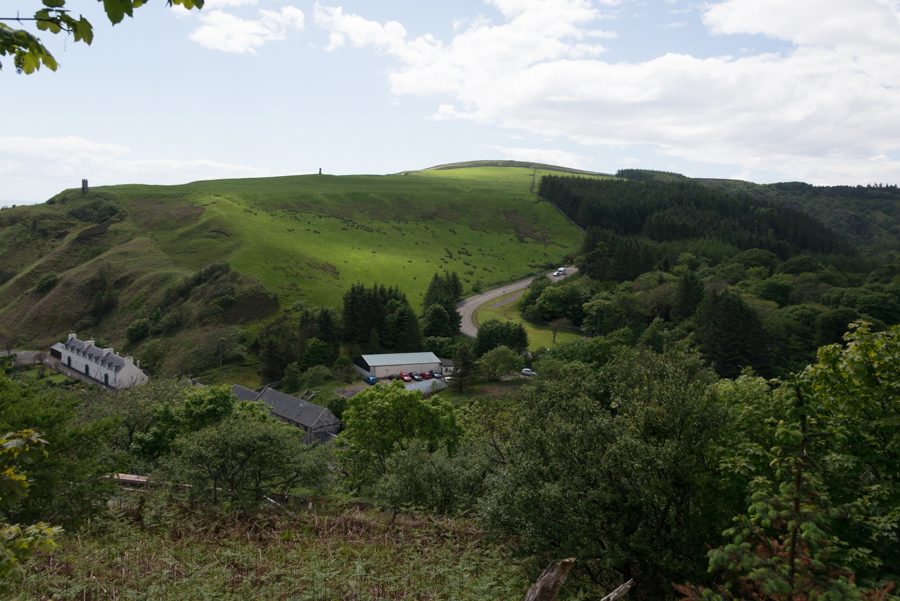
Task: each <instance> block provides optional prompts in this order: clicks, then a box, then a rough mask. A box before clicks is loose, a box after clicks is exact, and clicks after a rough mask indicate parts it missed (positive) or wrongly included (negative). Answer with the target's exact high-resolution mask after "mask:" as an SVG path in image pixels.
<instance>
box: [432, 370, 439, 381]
mask: <svg viewBox="0 0 900 601" xmlns="http://www.w3.org/2000/svg"><path fill="white" fill-rule="evenodd" d="M431 375H432V376H434V378H435V379H436V380H440V379H441V372H439V371H438V370H436V369H433V370H431Z"/></svg>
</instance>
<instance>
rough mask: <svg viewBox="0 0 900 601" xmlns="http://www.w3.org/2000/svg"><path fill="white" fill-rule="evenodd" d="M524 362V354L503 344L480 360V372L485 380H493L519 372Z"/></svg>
mask: <svg viewBox="0 0 900 601" xmlns="http://www.w3.org/2000/svg"><path fill="white" fill-rule="evenodd" d="M524 364H525V362H524V359H522V355H520V354H518V353H517V352H515V351H514V350H512V349H508V348H506V347H505V346H502V345H501V346H498V347H497V348H495V349H493V350H490V351H488V352H486V353H485V354H484V355H482V357H481V359H479V360H478V374H479V375H480V376H481V378H482V379H483V380H484V381H485V382H493V381H496V380H500V379H502V378H503V377H504V376H509V375H512V374H515V373H517V372H518V371H519V370H521V369H522V366H523V365H524Z"/></svg>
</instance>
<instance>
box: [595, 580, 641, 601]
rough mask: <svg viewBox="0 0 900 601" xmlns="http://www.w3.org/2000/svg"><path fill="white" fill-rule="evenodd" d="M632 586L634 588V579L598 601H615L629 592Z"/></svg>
mask: <svg viewBox="0 0 900 601" xmlns="http://www.w3.org/2000/svg"><path fill="white" fill-rule="evenodd" d="M633 586H634V579H633V578H632V579H631V580H629V581H628V582H626V583H625V584H623V585H622V586H620V587H619V588H617V589H616V590H614V591H613V592H611V593H610V594H608V595H606V596H605V597H603V598H602V599H601V600H600V601H616V599H618V598H619V597H622V596H624V595H625V593H627V592H628V591H630V590H631V587H633Z"/></svg>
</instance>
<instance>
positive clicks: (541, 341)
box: [474, 292, 582, 351]
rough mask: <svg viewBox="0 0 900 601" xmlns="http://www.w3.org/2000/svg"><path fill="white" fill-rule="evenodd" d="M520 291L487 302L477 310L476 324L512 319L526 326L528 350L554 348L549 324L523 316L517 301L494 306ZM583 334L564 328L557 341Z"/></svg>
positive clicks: (560, 341) (574, 338)
mask: <svg viewBox="0 0 900 601" xmlns="http://www.w3.org/2000/svg"><path fill="white" fill-rule="evenodd" d="M518 293H519V292H510V293H509V294H506V295H504V296H501V297H500V298H497V299H494V300H492V301H490V302H488V303H485V304H483V305H481V306H480V307H478V309H476V310H475V317H474V320H475V325H478V324H480V323H484V322H485V321H487V320H488V319H499V320H500V321H512V322H515V323H520V324H522V325H523V326H525V331H526V332H528V350H530V351H536V350H538V349H542V348H553V346H554V342H553V332H552V331H551V330H550V328H548V327H547V326H541V325H537V324H533V323H531V322H530V321H528V320H526V319H525V318H524V317H522V312H521V311H519V308H518V306H517V304H516V303H510V304H508V305H504V306H502V307H492V306H491V305H493V304H495V303H498V302H500V301H502V300H505V299H507V298H509V297H511V296H512V295H514V294H518ZM581 338H582V335H581V334H579V333H578V332H574V331H572V330H562V331H560V332H559V333H557V334H556V343H555V344H560V343H563V342H572V341H573V340H581Z"/></svg>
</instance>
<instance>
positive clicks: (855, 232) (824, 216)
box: [616, 169, 900, 252]
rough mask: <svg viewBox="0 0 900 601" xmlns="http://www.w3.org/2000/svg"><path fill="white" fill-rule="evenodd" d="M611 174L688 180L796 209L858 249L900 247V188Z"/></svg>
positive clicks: (637, 178) (629, 172)
mask: <svg viewBox="0 0 900 601" xmlns="http://www.w3.org/2000/svg"><path fill="white" fill-rule="evenodd" d="M616 175H617V177H622V178H626V179H629V180H632V181H637V182H649V181H658V182H671V181H682V182H693V183H698V184H702V185H704V186H707V187H710V188H713V189H716V190H720V191H722V192H726V193H728V194H733V195H744V196H746V197H748V198H752V199H754V200H764V201H767V202H769V203H772V204H773V205H776V206H786V207H790V208H794V209H799V210H802V211H804V212H806V213H808V214H809V215H812V216H813V217H815V218H816V219H818V220H819V221H821V222H822V223H824V224H826V225H827V226H828V227H829V228H831V229H832V230H834V231H835V232H837V233H838V234H840V235H841V237H843V238H844V239H845V240H847V241H849V242H850V243H852V244H853V245H854V246H856V247H857V248H861V249H870V250H872V251H875V252H883V251H886V250H898V249H900V190H898V188H897V185H896V184H884V183H869V184H866V185H862V184H858V185H855V186H847V185H838V186H814V185H812V184H808V183H805V182H779V183H774V184H755V183H753V182H747V181H742V180H734V179H709V178H694V179H692V178H688V177H685V176H683V175H680V174H677V173H668V172H662V171H651V170H646V169H621V170H619V172H618V173H617V174H616Z"/></svg>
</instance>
